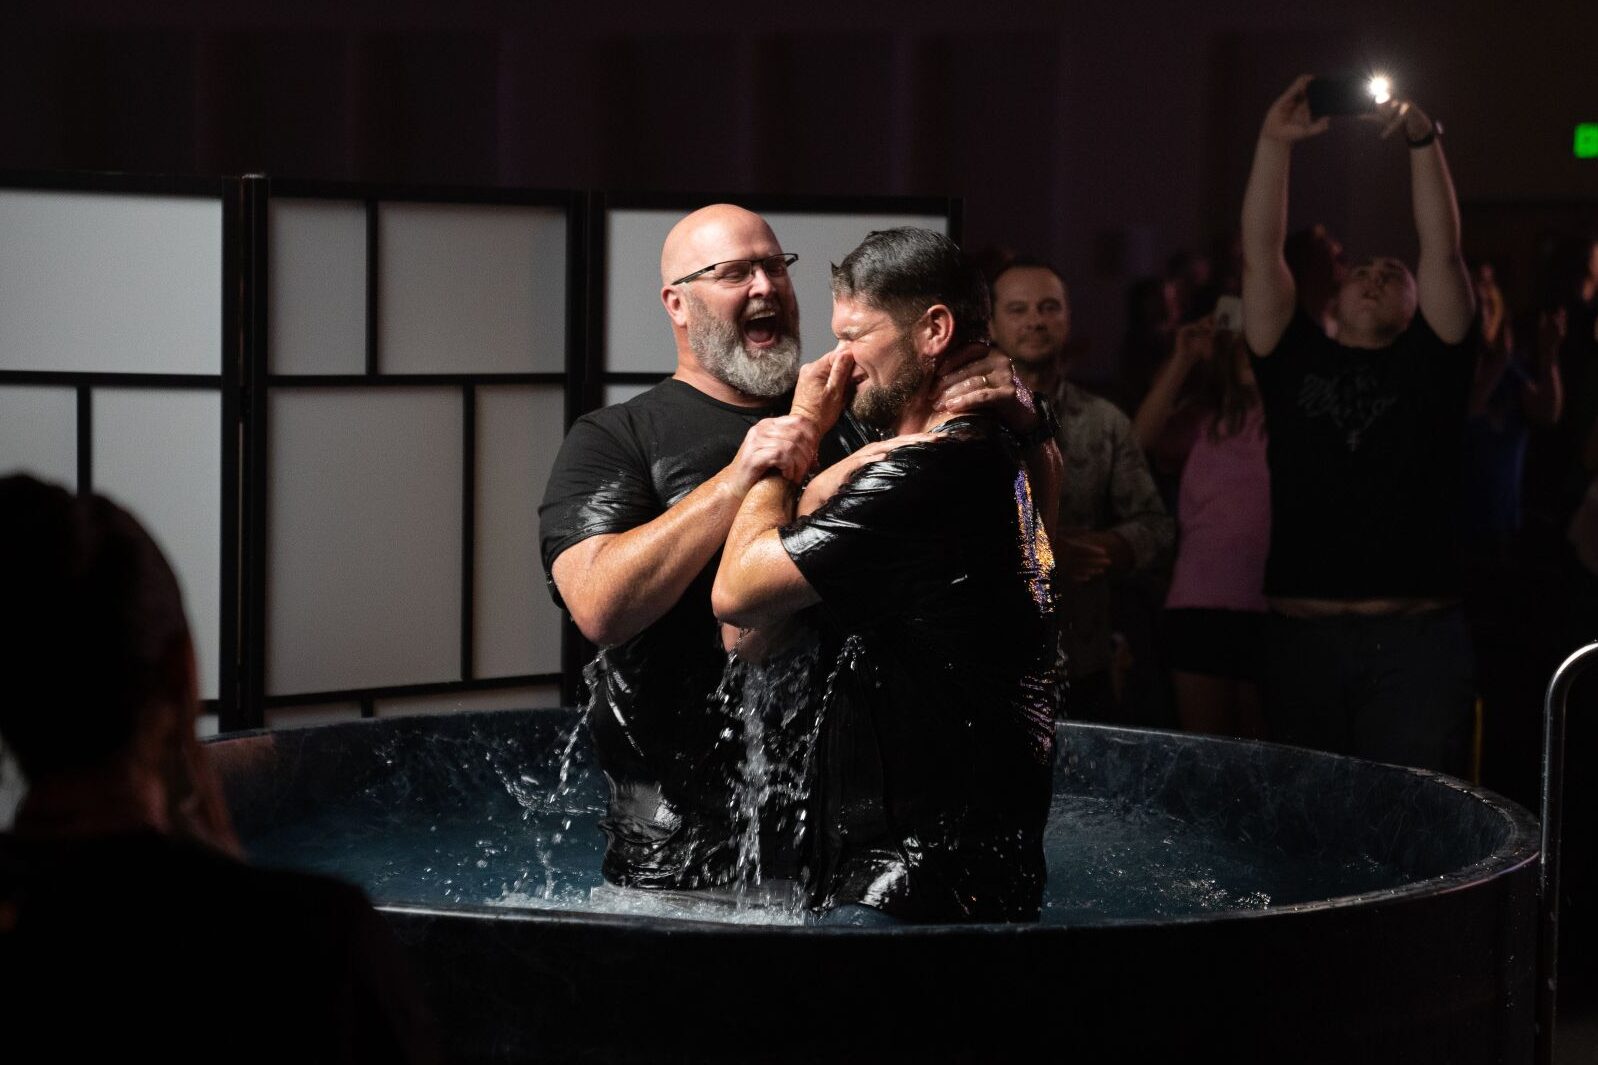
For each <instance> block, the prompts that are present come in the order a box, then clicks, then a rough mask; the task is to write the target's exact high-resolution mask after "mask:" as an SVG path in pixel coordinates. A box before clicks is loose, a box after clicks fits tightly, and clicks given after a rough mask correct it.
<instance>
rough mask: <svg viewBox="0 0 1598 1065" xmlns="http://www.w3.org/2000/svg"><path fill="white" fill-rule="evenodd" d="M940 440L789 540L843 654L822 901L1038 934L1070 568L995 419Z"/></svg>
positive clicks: (889, 461)
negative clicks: (1061, 584)
mask: <svg viewBox="0 0 1598 1065" xmlns="http://www.w3.org/2000/svg"><path fill="white" fill-rule="evenodd" d="M940 431H941V432H942V433H943V434H945V438H944V439H941V440H937V441H934V442H932V443H927V444H911V445H907V446H905V447H902V448H899V449H897V450H895V451H894V452H892V453H891V454H890V455H889V457H888V458H886V459H884V460H882V461H879V462H875V463H871V464H869V465H867V466H864V467H862V468H861V469H860V470H859V471H858V472H857V473H856V474H855V475H854V476H853V477H851V478H850V480H849V481H847V482H846V483H845V484H844V486H843V487H842V488H840V489H839V490H838V493H837V494H836V495H835V496H834V497H833V498H832V499H830V500H828V502H827V503H826V505H824V506H823V507H821V508H820V509H819V510H817V511H816V512H815V513H814V514H811V515H809V516H807V517H804V518H800V519H798V520H797V521H795V522H793V523H792V524H790V525H788V526H786V527H784V528H783V529H782V530H781V536H782V544H783V547H784V548H785V549H786V550H787V552H788V554H789V556H790V557H791V558H792V559H793V560H794V563H795V565H797V566H798V567H799V570H800V572H801V573H803V574H804V577H805V579H806V580H807V581H808V582H809V583H810V585H811V587H812V588H814V589H815V590H816V591H817V592H818V593H819V594H820V596H821V613H822V615H823V617H824V619H825V621H826V623H827V624H828V625H829V626H830V627H831V628H832V629H833V630H834V631H833V638H834V640H835V641H836V642H837V643H839V644H841V649H840V651H839V656H838V660H837V662H838V664H837V666H836V668H835V671H834V673H833V675H832V676H831V677H829V678H827V682H826V688H827V691H828V700H827V704H826V706H825V707H824V708H823V711H822V713H823V719H822V724H821V735H822V737H823V741H822V742H823V750H822V753H821V758H822V774H821V780H820V782H819V787H820V788H821V789H822V793H821V795H820V810H821V811H822V815H823V827H824V833H823V838H822V840H821V841H820V842H821V844H822V846H823V849H824V853H823V855H822V859H821V861H820V863H819V866H820V869H819V872H820V877H821V879H820V883H819V885H818V887H819V889H820V893H821V899H820V901H821V903H822V905H837V904H843V903H864V904H866V905H869V906H874V907H877V908H879V909H882V910H884V911H886V912H888V913H891V914H894V915H895V916H900V917H903V918H906V919H909V920H917V921H962V920H965V921H1002V920H1030V919H1034V918H1036V916H1037V914H1038V909H1039V906H1040V903H1041V899H1042V888H1043V880H1044V865H1043V849H1042V834H1043V825H1044V821H1045V820H1046V818H1047V815H1048V806H1049V794H1050V788H1051V782H1052V762H1053V752H1054V700H1055V697H1056V686H1055V683H1054V680H1055V676H1054V616H1053V614H1054V612H1053V603H1052V599H1051V597H1050V592H1049V582H1050V578H1051V575H1052V570H1053V560H1052V556H1051V554H1050V550H1049V547H1048V540H1047V537H1046V536H1044V534H1043V532H1042V526H1041V522H1040V520H1039V518H1038V515H1037V514H1036V513H1035V511H1034V510H1033V508H1032V499H1031V492H1030V487H1029V483H1028V481H1027V477H1026V474H1025V472H1024V470H1023V469H1022V468H1021V466H1020V462H1019V460H1018V457H1017V456H1016V454H1015V453H1014V450H1013V448H1012V447H1011V446H1010V445H1009V444H1008V443H1007V442H1006V440H1005V439H1004V437H1003V435H1002V432H1001V430H999V428H998V427H997V425H996V423H994V422H993V421H991V420H990V419H987V418H978V417H972V418H961V419H957V420H955V421H952V422H949V423H946V424H945V425H944V426H943V427H942V428H941V430H940Z"/></svg>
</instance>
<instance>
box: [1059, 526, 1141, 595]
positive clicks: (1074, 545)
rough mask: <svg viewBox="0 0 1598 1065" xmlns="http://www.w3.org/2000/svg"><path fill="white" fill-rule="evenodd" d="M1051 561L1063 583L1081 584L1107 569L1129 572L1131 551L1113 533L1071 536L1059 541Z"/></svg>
mask: <svg viewBox="0 0 1598 1065" xmlns="http://www.w3.org/2000/svg"><path fill="white" fill-rule="evenodd" d="M1054 561H1055V567H1056V569H1057V570H1058V571H1059V572H1060V573H1061V574H1062V575H1063V576H1064V577H1065V578H1066V579H1067V580H1069V581H1072V582H1075V583H1077V584H1081V583H1084V582H1086V581H1090V580H1092V579H1093V578H1095V577H1101V576H1103V575H1104V574H1106V573H1108V572H1110V571H1111V570H1124V569H1130V568H1131V562H1132V549H1131V547H1130V546H1129V545H1128V544H1127V542H1126V541H1125V540H1123V539H1121V537H1119V536H1117V535H1116V534H1115V533H1113V532H1087V533H1074V534H1072V535H1070V536H1065V537H1062V538H1061V540H1060V545H1059V548H1058V549H1057V550H1056V551H1055V553H1054Z"/></svg>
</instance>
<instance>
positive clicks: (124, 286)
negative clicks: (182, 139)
mask: <svg viewBox="0 0 1598 1065" xmlns="http://www.w3.org/2000/svg"><path fill="white" fill-rule="evenodd" d="M0 307H3V308H4V309H5V313H4V314H0V369H6V370H50V371H57V372H62V371H72V372H111V373H118V372H119V373H169V374H215V373H217V372H218V369H219V367H218V360H219V355H220V352H219V350H218V345H219V343H220V340H221V336H222V206H221V204H220V203H219V202H218V201H217V200H216V199H201V198H194V197H187V196H158V195H142V194H137V193H120V192H118V193H109V192H88V191H75V190H65V191H56V190H42V189H0Z"/></svg>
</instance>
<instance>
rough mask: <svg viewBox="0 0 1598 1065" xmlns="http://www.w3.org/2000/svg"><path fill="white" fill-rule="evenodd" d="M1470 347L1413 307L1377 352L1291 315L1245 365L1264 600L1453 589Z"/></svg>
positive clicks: (1413, 594)
mask: <svg viewBox="0 0 1598 1065" xmlns="http://www.w3.org/2000/svg"><path fill="white" fill-rule="evenodd" d="M1474 351H1475V347H1474V345H1473V343H1472V337H1466V339H1465V340H1464V341H1462V342H1460V343H1458V344H1448V343H1445V342H1444V341H1443V340H1442V339H1441V338H1440V337H1438V336H1437V334H1436V333H1434V332H1433V331H1432V329H1431V326H1429V325H1427V324H1426V320H1425V318H1424V317H1422V316H1421V315H1420V314H1419V313H1417V314H1416V315H1415V318H1414V320H1413V321H1412V322H1411V323H1410V325H1409V328H1408V329H1406V330H1405V331H1404V332H1403V333H1402V334H1400V335H1399V337H1398V338H1397V339H1396V340H1395V341H1393V343H1392V344H1390V345H1389V346H1387V347H1385V348H1378V349H1371V350H1368V349H1363V348H1351V347H1346V346H1344V345H1342V344H1339V343H1337V342H1336V341H1335V340H1332V339H1331V338H1330V337H1328V336H1326V334H1325V333H1324V332H1322V331H1321V330H1320V329H1319V328H1318V327H1317V326H1316V325H1315V323H1314V322H1312V321H1310V319H1309V318H1308V317H1306V316H1305V315H1304V314H1303V312H1302V311H1300V312H1298V313H1297V314H1295V315H1294V317H1293V320H1292V322H1291V323H1290V324H1289V325H1288V327H1287V331H1286V332H1285V333H1284V334H1283V335H1282V339H1281V341H1280V342H1279V343H1278V344H1277V345H1276V350H1275V351H1274V352H1272V353H1271V355H1270V356H1269V357H1268V358H1258V357H1256V358H1255V359H1254V360H1253V366H1254V376H1255V378H1256V379H1257V381H1258V382H1259V391H1260V398H1261V400H1262V402H1263V403H1264V407H1265V425H1266V430H1267V432H1268V434H1269V443H1268V444H1267V460H1268V462H1269V465H1270V476H1271V550H1270V556H1269V559H1268V561H1267V563H1266V568H1265V592H1266V594H1267V595H1272V596H1287V597H1302V598H1316V599H1370V598H1430V597H1446V596H1453V595H1458V594H1459V592H1460V582H1461V576H1460V566H1459V550H1460V528H1461V523H1462V521H1463V499H1464V492H1463V467H1464V432H1465V411H1466V405H1467V402H1468V399H1469V393H1470V382H1471V375H1472V373H1473V370H1474V366H1475V362H1474V358H1473V353H1474Z"/></svg>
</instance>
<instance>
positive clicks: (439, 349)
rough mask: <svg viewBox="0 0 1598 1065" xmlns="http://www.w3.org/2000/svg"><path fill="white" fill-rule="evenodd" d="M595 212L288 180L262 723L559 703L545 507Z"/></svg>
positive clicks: (511, 196) (263, 499) (470, 195)
mask: <svg viewBox="0 0 1598 1065" xmlns="http://www.w3.org/2000/svg"><path fill="white" fill-rule="evenodd" d="M581 203H582V201H581V200H580V198H579V197H577V196H576V195H575V194H570V193H549V194H542V193H504V192H483V191H481V190H477V191H474V190H406V189H398V190H394V189H385V188H381V187H364V186H337V185H298V186H296V185H295V184H293V183H287V184H282V183H273V185H272V187H271V196H270V199H269V201H268V212H267V213H268V223H267V226H266V231H267V232H268V234H269V240H268V247H267V249H266V259H267V262H268V264H269V265H268V266H267V271H266V272H267V274H268V275H269V276H270V277H271V279H272V281H271V287H270V291H269V299H268V302H269V307H268V310H267V313H266V315H265V317H266V320H267V322H268V323H270V324H269V327H268V328H269V333H270V334H271V335H270V336H269V340H268V343H267V349H268V351H269V352H270V371H269V372H268V373H266V375H265V382H266V394H267V400H266V403H265V407H264V410H263V412H262V417H261V419H260V421H261V422H262V427H261V428H260V430H259V432H260V436H261V438H262V441H263V442H262V444H261V450H262V451H263V453H264V454H265V455H266V463H265V478H264V479H265V488H264V489H263V490H261V492H260V496H259V502H258V508H259V510H260V511H261V512H262V513H263V514H264V518H263V519H262V521H263V523H264V528H263V531H262V534H261V536H262V539H263V542H264V551H263V552H262V553H261V557H260V558H258V559H257V560H255V563H254V564H255V566H256V570H255V572H256V573H257V579H259V580H260V582H261V584H262V587H263V593H264V594H263V595H262V597H261V598H262V602H260V603H258V604H255V607H254V608H255V609H256V610H257V611H258V612H259V623H258V625H257V628H258V629H259V630H260V634H261V635H260V639H259V644H258V653H259V654H260V656H261V657H262V658H264V660H265V662H266V668H265V675H264V683H263V685H262V687H261V688H260V690H259V691H258V692H256V693H255V699H256V700H257V702H259V703H260V704H261V705H262V707H263V708H264V711H265V712H264V715H263V719H264V720H266V721H267V722H268V723H270V724H272V725H283V724H293V723H298V722H300V721H301V720H310V719H318V720H320V719H325V718H327V717H328V716H332V717H334V718H338V717H344V716H350V715H352V714H356V715H366V716H375V715H382V714H404V713H421V712H433V711H438V710H445V709H487V708H493V707H498V706H511V705H520V706H530V705H553V704H556V703H558V702H559V700H560V695H561V691H560V683H561V670H562V629H563V621H562V618H561V616H560V614H559V612H558V611H556V609H555V607H554V605H553V603H552V602H551V601H550V600H549V597H548V595H547V594H546V593H545V591H544V590H543V587H542V584H543V574H542V567H541V565H540V563H539V561H538V550H537V526H536V513H537V503H538V499H539V497H540V495H541V494H542V491H543V484H544V481H545V480H546V479H547V478H548V471H549V467H550V464H551V463H552V462H553V460H554V455H555V452H556V450H557V449H558V448H559V446H560V442H561V440H562V438H563V437H564V435H565V427H566V419H567V416H568V412H569V410H570V408H571V405H572V403H571V399H570V391H571V386H570V385H569V368H570V367H571V366H573V365H575V364H577V362H578V360H577V356H578V354H579V353H580V346H579V344H578V342H577V340H576V339H575V338H577V337H580V335H581V331H580V328H578V329H576V330H574V327H573V322H574V321H575V322H577V323H578V324H579V327H580V325H581V323H582V321H583V319H582V316H581V314H580V313H578V312H577V311H574V309H573V308H574V306H576V307H579V308H580V306H581V305H580V303H579V302H577V297H578V296H580V293H581V291H582V289H583V284H584V281H583V275H582V272H581V265H582V253H583V246H582V242H581V240H580V232H581V229H582V227H583V226H584V225H585V224H586V223H585V218H586V216H585V215H584V213H583V212H582V211H581V210H580V209H579V208H580V207H581Z"/></svg>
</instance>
